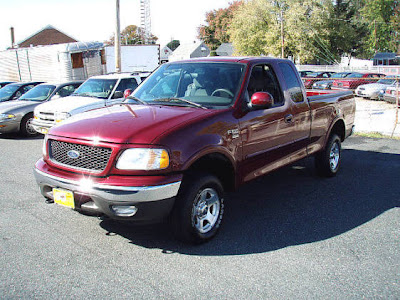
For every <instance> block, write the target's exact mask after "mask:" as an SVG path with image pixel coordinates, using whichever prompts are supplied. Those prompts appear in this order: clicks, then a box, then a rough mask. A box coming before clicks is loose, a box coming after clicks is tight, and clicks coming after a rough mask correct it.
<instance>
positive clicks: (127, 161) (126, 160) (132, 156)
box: [116, 148, 169, 170]
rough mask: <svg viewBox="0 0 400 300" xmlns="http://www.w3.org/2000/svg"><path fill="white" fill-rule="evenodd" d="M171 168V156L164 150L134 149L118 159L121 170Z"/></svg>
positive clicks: (128, 150) (118, 167) (125, 152)
mask: <svg viewBox="0 0 400 300" xmlns="http://www.w3.org/2000/svg"><path fill="white" fill-rule="evenodd" d="M168 166H169V155H168V152H167V151H166V150H164V149H149V148H132V149H127V150H125V151H124V152H123V153H122V154H121V156H120V157H119V158H118V161H117V165H116V168H117V169H120V170H162V169H166V168H168Z"/></svg>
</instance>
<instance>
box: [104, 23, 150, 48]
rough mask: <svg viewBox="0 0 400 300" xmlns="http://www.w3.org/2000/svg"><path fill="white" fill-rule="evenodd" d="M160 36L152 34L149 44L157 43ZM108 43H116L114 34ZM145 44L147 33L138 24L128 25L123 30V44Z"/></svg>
mask: <svg viewBox="0 0 400 300" xmlns="http://www.w3.org/2000/svg"><path fill="white" fill-rule="evenodd" d="M157 40H158V38H157V37H156V36H154V35H152V34H150V38H149V42H148V43H149V44H155V43H156V41H157ZM105 44H106V45H114V35H112V36H111V37H110V38H109V40H108V41H106V42H105ZM135 44H145V33H144V31H143V29H142V28H140V27H138V26H136V25H128V26H126V27H125V28H124V30H122V31H121V45H135Z"/></svg>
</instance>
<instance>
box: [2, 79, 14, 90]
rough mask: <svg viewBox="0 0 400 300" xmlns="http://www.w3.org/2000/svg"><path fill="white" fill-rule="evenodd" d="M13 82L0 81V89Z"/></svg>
mask: <svg viewBox="0 0 400 300" xmlns="http://www.w3.org/2000/svg"><path fill="white" fill-rule="evenodd" d="M10 83H14V82H13V81H2V82H0V89H1V88H3V87H5V86H6V85H7V84H10Z"/></svg>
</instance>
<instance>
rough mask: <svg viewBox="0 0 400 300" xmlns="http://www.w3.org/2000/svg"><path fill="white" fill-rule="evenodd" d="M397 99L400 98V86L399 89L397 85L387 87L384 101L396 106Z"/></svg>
mask: <svg viewBox="0 0 400 300" xmlns="http://www.w3.org/2000/svg"><path fill="white" fill-rule="evenodd" d="M396 92H397V93H396ZM396 98H400V84H399V87H398V86H397V85H394V86H389V87H387V88H386V90H385V94H384V95H383V100H385V101H386V102H389V103H394V104H395V103H396ZM399 103H400V102H399Z"/></svg>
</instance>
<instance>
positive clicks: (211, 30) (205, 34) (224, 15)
mask: <svg viewBox="0 0 400 300" xmlns="http://www.w3.org/2000/svg"><path fill="white" fill-rule="evenodd" d="M241 4H242V1H234V2H233V3H230V4H229V7H227V8H221V9H217V10H212V11H209V12H207V13H206V20H205V21H206V23H207V25H202V26H200V27H199V28H198V38H199V39H201V40H203V41H204V42H205V44H206V45H207V46H208V47H210V49H211V50H216V49H217V48H218V47H219V46H220V45H221V44H222V43H228V42H229V41H230V36H229V32H228V30H229V27H230V24H231V21H232V18H233V14H234V12H235V11H236V10H237V9H238V8H239V7H240V6H241Z"/></svg>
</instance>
